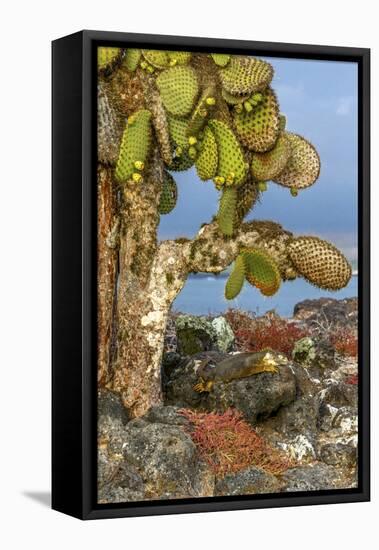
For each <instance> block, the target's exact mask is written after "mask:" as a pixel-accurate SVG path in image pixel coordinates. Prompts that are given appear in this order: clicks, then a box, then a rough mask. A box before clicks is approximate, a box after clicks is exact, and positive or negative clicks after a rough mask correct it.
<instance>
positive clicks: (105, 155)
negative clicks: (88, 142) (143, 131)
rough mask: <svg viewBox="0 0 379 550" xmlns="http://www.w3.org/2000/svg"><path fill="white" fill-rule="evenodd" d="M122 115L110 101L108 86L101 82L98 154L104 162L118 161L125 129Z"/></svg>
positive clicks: (98, 109)
mask: <svg viewBox="0 0 379 550" xmlns="http://www.w3.org/2000/svg"><path fill="white" fill-rule="evenodd" d="M123 126H124V124H123V121H122V117H121V116H120V115H119V114H118V112H117V111H116V110H115V109H114V107H113V103H111V102H110V101H109V97H108V88H107V87H106V86H105V85H104V84H103V83H99V86H98V93H97V156H98V159H99V161H100V162H103V163H104V164H113V163H115V162H116V160H117V157H118V152H119V149H120V142H121V136H122V131H123Z"/></svg>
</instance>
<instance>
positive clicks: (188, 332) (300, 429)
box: [98, 299, 358, 503]
mask: <svg viewBox="0 0 379 550" xmlns="http://www.w3.org/2000/svg"><path fill="white" fill-rule="evenodd" d="M292 321H293V322H294V323H295V324H296V325H298V326H300V327H303V328H305V329H307V331H308V335H307V336H305V337H303V338H301V339H300V340H299V341H297V342H296V343H295V344H294V347H293V352H292V355H291V358H290V363H289V364H288V365H286V366H281V367H280V370H279V372H278V373H277V374H272V373H262V374H258V375H254V376H250V377H247V378H241V379H239V380H233V381H231V382H229V383H223V382H218V383H217V384H215V386H214V389H213V391H212V392H210V393H209V394H207V393H205V394H199V393H196V392H195V391H194V390H193V387H192V386H193V385H194V384H195V382H196V381H197V375H196V369H197V368H198V366H199V363H200V361H201V360H202V359H204V358H206V357H211V358H212V360H213V361H214V362H215V363H217V362H219V361H221V360H222V359H224V358H226V357H227V356H228V354H231V353H238V352H239V350H238V349H237V348H238V346H237V344H236V340H235V335H234V333H233V330H232V328H231V326H230V325H229V323H228V322H227V321H226V319H225V318H224V317H217V318H215V319H208V318H199V317H192V316H187V315H173V317H172V318H171V320H170V322H169V324H168V327H167V334H166V345H165V353H164V357H163V364H162V377H163V390H164V403H163V404H162V405H160V406H156V407H153V408H152V409H150V410H149V411H148V413H147V414H146V415H144V416H143V417H141V418H138V419H133V420H130V419H129V416H128V412H127V410H126V409H125V408H124V407H123V406H122V404H121V402H120V400H119V398H118V397H117V395H115V394H112V393H111V392H108V391H106V390H101V391H100V392H99V401H98V403H99V420H98V442H99V453H98V490H99V493H98V499H99V502H102V503H115V502H125V501H139V500H149V499H172V498H188V497H209V496H215V495H242V494H256V493H278V492H293V491H310V490H325V489H336V488H350V487H355V486H356V483H357V478H356V475H357V473H356V465H357V439H358V435H357V420H358V418H357V413H358V408H357V407H358V395H357V388H358V386H357V361H356V358H355V357H349V356H347V355H346V354H344V355H342V354H341V353H339V352H338V351H337V350H336V347H335V346H333V345H332V344H331V343H330V339H327V338H326V334H327V333H328V334H330V333H333V331H336V332H338V330H340V328H341V327H343V329H346V327H348V328H350V329H351V330H355V329H356V321H357V302H356V300H354V299H349V300H341V301H336V300H330V299H322V300H313V301H312V300H306V301H304V302H301V303H299V304H297V305H296V307H295V310H294V318H293V320H292ZM181 409H187V410H188V409H189V410H190V411H193V412H215V411H216V412H218V413H220V414H221V413H224V412H225V411H230V410H231V409H232V410H237V411H239V412H240V413H242V415H243V418H244V419H245V420H246V421H247V422H248V423H249V425H250V426H251V427H252V428H253V429H254V431H255V432H256V433H257V434H258V435H259V436H260V437H262V438H263V440H264V441H265V442H267V444H268V445H269V446H270V448H272V449H275V450H276V451H279V452H280V453H281V454H282V456H284V457H286V459H288V461H289V466H290V467H289V468H288V469H285V470H284V471H281V472H280V473H272V472H270V471H268V470H267V469H266V468H265V467H257V466H255V465H248V467H246V468H244V469H241V470H240V471H236V472H231V473H227V474H226V475H217V473H215V471H214V468H213V469H212V468H211V467H210V465H209V463H207V462H206V461H205V460H204V459H203V458H202V456H201V453H199V448H198V446H197V445H196V443H195V442H194V440H193V438H192V437H191V422H190V420H189V419H188V418H187V417H185V416H183V415H182V414H181V413H180V411H181ZM276 451H275V452H276Z"/></svg>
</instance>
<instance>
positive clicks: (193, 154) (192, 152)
mask: <svg viewBox="0 0 379 550" xmlns="http://www.w3.org/2000/svg"><path fill="white" fill-rule="evenodd" d="M188 155H189V157H190V158H191V159H194V158H196V156H197V151H196V148H195V147H193V146H191V147H190V148H189V149H188Z"/></svg>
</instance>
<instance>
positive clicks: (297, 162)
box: [274, 132, 320, 189]
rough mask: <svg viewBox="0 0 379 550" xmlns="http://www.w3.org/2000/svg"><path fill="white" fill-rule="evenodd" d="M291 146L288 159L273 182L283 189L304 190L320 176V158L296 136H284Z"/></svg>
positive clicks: (302, 139) (304, 140)
mask: <svg viewBox="0 0 379 550" xmlns="http://www.w3.org/2000/svg"><path fill="white" fill-rule="evenodd" d="M285 135H286V136H287V138H288V140H289V143H290V146H291V155H290V158H289V160H288V162H287V164H286V166H285V168H284V170H283V171H282V172H280V174H278V175H277V176H276V177H275V178H274V181H275V183H279V184H280V185H283V186H284V187H290V188H295V189H304V188H305V187H309V186H310V185H313V184H314V182H315V181H316V180H317V178H318V176H319V174H320V157H319V156H318V153H317V151H316V149H315V148H314V147H313V145H312V144H311V143H309V141H307V140H306V139H304V138H303V137H301V136H298V135H297V134H290V133H288V132H286V134H285Z"/></svg>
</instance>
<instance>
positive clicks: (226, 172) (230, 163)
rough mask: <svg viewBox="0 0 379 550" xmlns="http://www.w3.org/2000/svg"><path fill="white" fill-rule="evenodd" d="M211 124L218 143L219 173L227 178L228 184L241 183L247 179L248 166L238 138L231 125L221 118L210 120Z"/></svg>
mask: <svg viewBox="0 0 379 550" xmlns="http://www.w3.org/2000/svg"><path fill="white" fill-rule="evenodd" d="M209 126H210V128H211V129H212V130H213V132H214V134H215V137H216V143H217V150H218V169H217V172H218V173H217V175H218V176H221V177H223V178H225V180H226V182H227V184H228V185H229V184H231V185H239V184H240V183H242V182H243V181H244V180H245V177H246V174H247V168H246V162H245V157H244V155H243V152H242V149H241V146H240V144H239V142H238V139H237V138H236V136H235V135H234V133H233V132H232V130H231V129H230V128H229V126H228V125H227V124H225V123H224V122H221V121H220V120H211V121H209ZM228 182H231V183H228Z"/></svg>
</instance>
